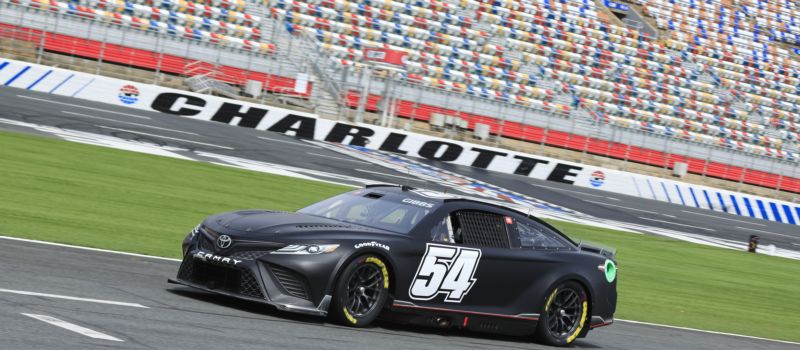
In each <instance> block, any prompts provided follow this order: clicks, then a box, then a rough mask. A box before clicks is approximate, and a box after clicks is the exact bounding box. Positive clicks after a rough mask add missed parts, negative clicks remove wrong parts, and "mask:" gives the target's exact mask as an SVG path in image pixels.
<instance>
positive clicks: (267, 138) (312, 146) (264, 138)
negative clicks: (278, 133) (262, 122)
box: [256, 136, 322, 149]
mask: <svg viewBox="0 0 800 350" xmlns="http://www.w3.org/2000/svg"><path fill="white" fill-rule="evenodd" d="M256 137H258V138H260V139H262V140H265V141H272V142H280V143H288V144H290V145H295V146H303V147H311V148H317V149H319V148H322V147H320V146H315V145H310V144H308V143H305V142H293V141H286V140H276V139H273V138H269V137H264V136H256Z"/></svg>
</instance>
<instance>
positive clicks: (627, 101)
mask: <svg viewBox="0 0 800 350" xmlns="http://www.w3.org/2000/svg"><path fill="white" fill-rule="evenodd" d="M620 9H624V10H623V11H621V12H623V16H624V20H621V17H623V16H620ZM798 11H800V10H798V9H797V5H796V4H795V3H793V2H790V1H788V0H784V1H772V2H768V1H761V0H714V1H711V0H706V1H704V0H631V1H630V2H626V3H624V4H623V3H616V2H613V1H610V0H606V1H599V0H598V1H594V0H525V1H520V0H270V1H264V2H262V1H257V0H197V2H190V1H184V0H129V1H122V0H74V1H69V0H48V1H44V0H0V40H12V41H13V42H14V43H15V45H17V46H15V47H18V48H20V49H19V50H16V51H15V50H12V49H10V48H11V46H7V47H6V49H5V51H0V52H3V55H8V56H14V55H16V56H14V57H17V58H27V59H29V60H37V61H41V60H42V59H50V60H51V62H47V63H51V64H59V65H61V66H65V65H66V66H68V65H69V64H70V63H74V61H73V60H72V59H70V60H64V59H63V57H66V56H69V57H72V58H75V57H77V58H80V59H91V60H96V61H97V62H98V63H97V64H96V65H95V66H93V67H89V68H88V70H91V69H96V71H95V72H98V73H103V74H107V73H108V74H112V75H113V73H118V74H120V75H122V76H123V77H125V78H127V79H133V80H137V81H146V82H150V83H166V82H168V81H172V82H173V84H175V85H176V86H177V85H179V84H181V82H180V81H177V82H175V80H170V79H164V77H165V76H167V77H192V76H197V75H206V76H211V77H213V78H214V79H217V80H220V81H222V82H225V83H228V84H231V85H234V86H240V87H243V86H244V85H245V84H246V82H247V81H248V80H256V81H260V82H262V83H263V87H264V90H265V91H266V92H269V93H271V94H277V95H281V96H291V97H293V98H294V99H302V100H307V101H308V102H309V104H308V106H309V108H310V109H312V110H314V111H316V112H317V113H319V114H321V115H323V116H328V117H333V118H348V119H356V120H359V121H360V120H361V118H363V115H364V114H362V113H361V112H362V110H366V112H367V115H368V116H374V115H375V114H370V112H374V113H377V114H381V115H382V117H380V118H377V117H375V120H373V119H372V118H370V117H367V118H366V120H367V121H374V122H376V123H382V124H384V125H389V126H394V127H402V126H403V125H405V123H408V125H410V126H413V125H418V124H419V123H425V122H428V121H430V120H431V119H432V118H434V119H435V118H438V117H440V116H442V115H444V116H449V117H455V118H457V119H460V120H463V121H464V122H465V125H462V126H465V128H462V129H470V130H471V129H475V128H476V125H477V124H484V125H488V127H489V128H490V131H491V133H492V134H494V135H500V136H503V137H505V138H506V139H507V140H514V142H513V143H514V144H515V145H520V144H525V143H528V144H537V145H538V144H541V145H542V146H544V145H547V146H548V147H557V148H561V149H567V150H574V151H577V152H581V153H583V154H593V155H597V156H602V157H606V158H608V159H620V160H624V161H625V162H628V161H630V162H634V163H639V164H646V165H650V166H653V167H657V168H672V167H673V165H674V163H675V162H685V163H688V166H689V172H691V173H693V174H699V175H701V176H703V177H713V178H718V179H724V180H727V181H729V182H730V183H731V184H733V185H732V187H734V188H736V189H742V184H749V185H754V186H758V187H764V188H769V189H776V190H780V191H784V192H787V193H795V194H796V193H800V171H798V170H797V169H798V162H800V149H798V139H800V126H798V124H800V61H799V60H798V58H800V56H798V55H799V54H800V46H797V45H800V16H798ZM625 14H627V15H625ZM618 16H619V17H618ZM645 29H649V30H645ZM647 33H654V34H653V35H648V34H647ZM26 45H27V46H26ZM3 46H6V45H3ZM375 47H379V48H387V49H392V50H397V51H404V52H406V53H407V61H406V63H405V65H404V67H402V69H396V70H384V69H381V68H380V67H375V66H374V65H373V64H370V63H368V62H367V61H365V60H364V57H363V49H365V48H375ZM26 48H27V49H29V51H30V52H33V53H32V54H30V55H28V56H26V55H25V54H23V53H22V52H23V51H25V49H26ZM54 54H57V55H59V56H61V57H62V58H60V59H59V58H54V57H55V56H53V55H54ZM109 63H111V64H114V65H116V66H117V67H120V66H124V67H129V68H133V69H136V70H134V71H131V70H128V71H124V70H121V68H120V70H115V69H113V68H111V69H109V68H108V64H109ZM101 68H103V70H102V71H101ZM83 69H84V70H86V69H87V67H83ZM147 72H151V73H152V75H149V76H147V77H145V74H147ZM365 73H367V74H365ZM298 74H303V75H306V74H307V75H308V76H310V77H311V83H310V84H309V89H308V90H306V91H295V90H294V86H295V80H296V79H297V77H298ZM365 91H368V94H365V93H364V92H365ZM270 96H271V95H270ZM394 116H397V117H400V118H403V119H402V120H398V119H397V118H393V117H394ZM496 142H500V140H497V141H496ZM520 147H524V146H520ZM581 159H583V157H581ZM737 184H739V185H737ZM776 193H777V192H776Z"/></svg>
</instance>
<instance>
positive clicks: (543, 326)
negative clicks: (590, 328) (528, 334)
mask: <svg viewBox="0 0 800 350" xmlns="http://www.w3.org/2000/svg"><path fill="white" fill-rule="evenodd" d="M588 313H589V300H588V297H587V295H586V290H584V288H583V286H581V285H580V284H578V283H577V282H572V281H570V282H564V283H562V284H559V285H558V286H557V287H555V288H554V289H553V290H552V291H551V292H550V293H549V294H548V295H547V299H545V304H544V309H543V310H542V313H541V315H540V317H539V324H538V325H537V326H536V335H537V336H538V339H539V340H540V341H542V342H544V343H547V344H549V345H555V346H565V345H569V344H571V343H572V342H573V341H575V339H576V338H578V336H579V335H580V334H581V332H582V331H583V330H584V327H585V326H586V319H587V318H588Z"/></svg>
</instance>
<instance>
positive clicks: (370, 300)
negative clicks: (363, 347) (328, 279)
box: [328, 255, 389, 327]
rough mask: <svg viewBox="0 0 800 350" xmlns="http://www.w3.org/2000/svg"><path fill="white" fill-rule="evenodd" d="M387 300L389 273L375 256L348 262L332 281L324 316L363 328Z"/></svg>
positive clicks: (365, 256) (384, 264)
mask: <svg viewBox="0 0 800 350" xmlns="http://www.w3.org/2000/svg"><path fill="white" fill-rule="evenodd" d="M388 298H389V269H388V268H387V267H386V263H384V262H383V260H382V259H381V258H379V257H377V256H374V255H364V256H360V257H358V258H356V259H354V260H353V261H351V262H350V263H349V264H348V265H347V267H345V268H344V271H342V273H341V275H339V279H338V280H337V281H336V289H335V291H334V297H333V303H331V307H330V309H329V311H328V314H329V315H330V316H331V318H333V319H334V320H335V321H337V322H338V323H341V324H344V325H347V326H351V327H365V326H367V325H369V324H370V323H372V321H374V320H375V318H377V317H378V315H379V314H380V313H381V311H382V310H383V307H384V305H386V300H387V299H388Z"/></svg>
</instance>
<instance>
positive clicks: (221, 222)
mask: <svg viewBox="0 0 800 350" xmlns="http://www.w3.org/2000/svg"><path fill="white" fill-rule="evenodd" d="M205 225H206V226H207V227H209V228H211V229H212V230H214V231H217V232H220V233H225V234H234V235H236V236H249V237H253V238H255V237H258V236H276V235H285V234H292V233H309V232H319V231H327V232H330V231H337V232H374V233H391V232H389V231H385V230H381V229H377V228H372V227H368V226H363V225H358V224H352V223H348V222H342V221H338V220H333V219H328V218H325V217H320V216H314V215H308V214H302V213H292V212H283V211H270V210H242V211H235V212H230V213H224V214H217V215H213V216H211V217H209V218H208V219H206V221H205Z"/></svg>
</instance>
